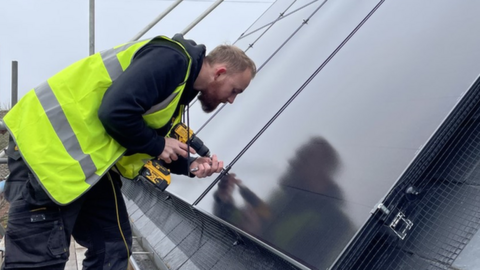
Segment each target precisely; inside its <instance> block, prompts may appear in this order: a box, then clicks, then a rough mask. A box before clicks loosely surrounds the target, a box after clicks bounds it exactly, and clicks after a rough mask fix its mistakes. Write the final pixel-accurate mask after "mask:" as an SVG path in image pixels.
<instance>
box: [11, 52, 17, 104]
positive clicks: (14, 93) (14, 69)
mask: <svg viewBox="0 0 480 270" xmlns="http://www.w3.org/2000/svg"><path fill="white" fill-rule="evenodd" d="M17 101H18V62H17V61H12V104H11V105H12V107H13V106H14V105H15V104H17Z"/></svg>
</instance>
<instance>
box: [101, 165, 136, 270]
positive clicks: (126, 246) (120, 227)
mask: <svg viewBox="0 0 480 270" xmlns="http://www.w3.org/2000/svg"><path fill="white" fill-rule="evenodd" d="M107 175H108V180H110V183H111V184H112V189H113V197H114V199H115V213H116V214H117V223H118V229H119V230H120V235H121V236H122V239H123V243H124V244H125V248H126V249H127V262H128V258H130V250H129V248H128V244H127V240H126V239H125V235H123V230H122V226H121V225H120V216H119V214H118V202H117V192H115V185H114V184H113V180H112V176H111V175H110V172H107ZM127 269H128V263H127Z"/></svg>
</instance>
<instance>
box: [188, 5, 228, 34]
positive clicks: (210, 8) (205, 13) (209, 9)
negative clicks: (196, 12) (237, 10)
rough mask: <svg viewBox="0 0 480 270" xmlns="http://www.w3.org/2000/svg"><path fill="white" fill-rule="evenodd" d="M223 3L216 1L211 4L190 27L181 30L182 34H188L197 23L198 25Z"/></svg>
mask: <svg viewBox="0 0 480 270" xmlns="http://www.w3.org/2000/svg"><path fill="white" fill-rule="evenodd" d="M222 2H223V0H217V1H216V2H215V3H213V4H212V5H211V6H210V7H209V8H208V9H207V10H205V11H204V12H203V13H202V14H200V16H198V18H196V19H195V20H194V21H193V22H192V23H190V25H188V26H187V27H186V28H185V29H183V31H182V32H180V33H182V34H184V35H185V34H186V33H188V31H190V30H191V29H192V28H193V27H194V26H195V25H197V23H199V22H200V21H201V20H203V18H205V17H206V16H207V15H208V14H209V13H210V12H212V11H213V10H214V9H215V8H216V7H217V6H218V5H220V4H221V3H222Z"/></svg>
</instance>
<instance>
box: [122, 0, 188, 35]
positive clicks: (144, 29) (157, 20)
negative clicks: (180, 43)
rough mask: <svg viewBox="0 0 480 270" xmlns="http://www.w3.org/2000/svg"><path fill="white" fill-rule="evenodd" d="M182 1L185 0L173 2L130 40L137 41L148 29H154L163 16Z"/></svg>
mask: <svg viewBox="0 0 480 270" xmlns="http://www.w3.org/2000/svg"><path fill="white" fill-rule="evenodd" d="M182 1H183V0H177V1H175V2H174V3H173V4H171V5H170V6H169V7H168V8H167V9H166V10H165V11H164V12H162V13H161V14H160V15H158V16H157V17H156V18H155V19H154V20H153V21H152V22H151V23H149V24H148V25H147V26H146V27H145V28H143V30H142V31H140V32H139V33H138V34H136V35H135V36H134V37H133V38H132V39H131V40H130V41H136V40H138V39H139V38H141V37H142V36H143V35H145V33H147V32H148V30H150V29H152V27H154V26H155V24H157V23H158V22H159V21H160V20H161V19H163V17H165V16H167V14H168V13H170V11H172V10H173V9H174V8H175V7H177V6H178V5H179V4H180V3H181V2H182Z"/></svg>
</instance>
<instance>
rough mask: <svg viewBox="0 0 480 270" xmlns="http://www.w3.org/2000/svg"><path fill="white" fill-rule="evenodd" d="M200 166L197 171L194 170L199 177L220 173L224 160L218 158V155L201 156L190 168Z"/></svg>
mask: <svg viewBox="0 0 480 270" xmlns="http://www.w3.org/2000/svg"><path fill="white" fill-rule="evenodd" d="M195 168H198V170H197V171H195V172H192V174H194V175H195V176H196V177H198V178H204V177H207V176H210V175H212V174H214V173H219V172H221V171H222V169H223V161H219V160H218V159H217V155H213V156H212V157H211V158H209V157H199V158H197V159H196V160H195V161H194V162H192V164H190V170H192V169H195Z"/></svg>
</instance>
